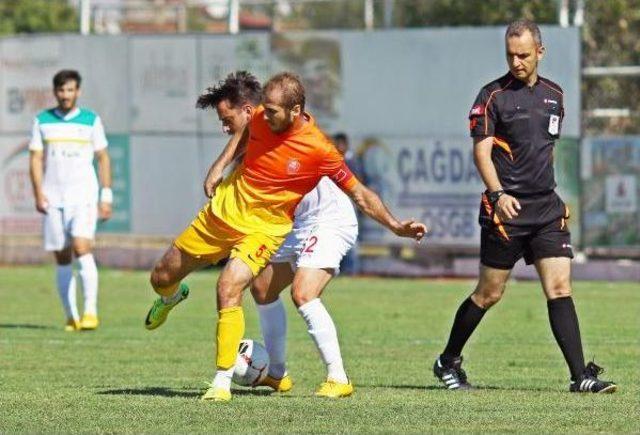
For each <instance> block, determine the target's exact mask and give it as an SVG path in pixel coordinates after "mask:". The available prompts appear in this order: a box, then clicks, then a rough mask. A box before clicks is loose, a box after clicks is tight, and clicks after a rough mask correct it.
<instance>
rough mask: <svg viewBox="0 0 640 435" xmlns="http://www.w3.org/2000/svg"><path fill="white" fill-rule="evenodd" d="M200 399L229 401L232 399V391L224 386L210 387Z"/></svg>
mask: <svg viewBox="0 0 640 435" xmlns="http://www.w3.org/2000/svg"><path fill="white" fill-rule="evenodd" d="M200 400H212V401H214V402H228V401H230V400H231V391H229V390H225V389H224V388H219V387H214V386H213V385H212V386H211V387H209V389H208V390H207V391H205V393H204V394H203V395H202V397H201V398H200Z"/></svg>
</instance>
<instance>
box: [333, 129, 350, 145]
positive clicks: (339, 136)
mask: <svg viewBox="0 0 640 435" xmlns="http://www.w3.org/2000/svg"><path fill="white" fill-rule="evenodd" d="M333 141H334V142H340V141H342V142H344V143H346V144H348V143H349V136H347V133H344V132H342V131H340V132H338V133H336V134H334V135H333Z"/></svg>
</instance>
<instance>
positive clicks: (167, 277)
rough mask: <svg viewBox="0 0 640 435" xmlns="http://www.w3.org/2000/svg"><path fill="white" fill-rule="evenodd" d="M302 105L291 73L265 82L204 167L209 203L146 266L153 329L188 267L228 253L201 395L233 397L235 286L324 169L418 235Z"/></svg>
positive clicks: (238, 330) (238, 335) (238, 289)
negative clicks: (212, 353) (212, 369)
mask: <svg viewBox="0 0 640 435" xmlns="http://www.w3.org/2000/svg"><path fill="white" fill-rule="evenodd" d="M304 105H305V93H304V87H303V86H302V84H301V82H300V80H299V79H298V77H297V76H295V75H293V74H290V73H281V74H278V75H276V76H274V77H272V78H271V79H270V80H269V81H268V82H267V83H266V85H265V87H264V92H263V98H262V106H261V107H259V108H258V109H257V110H255V111H254V112H253V115H252V116H251V120H250V122H249V124H248V126H247V127H246V128H244V129H242V130H239V131H238V132H237V133H236V134H234V136H233V137H232V139H231V140H230V141H229V143H228V144H227V147H226V148H225V150H224V151H223V152H222V154H221V155H220V157H219V158H218V159H217V160H216V162H214V164H213V165H212V166H211V169H210V170H209V173H208V175H207V178H206V180H205V183H204V189H205V193H206V194H207V196H209V197H211V202H210V203H208V204H207V205H206V206H205V207H204V208H203V209H202V210H201V211H200V213H199V215H198V216H197V217H196V218H195V219H194V221H193V222H192V223H191V225H190V226H189V227H188V228H187V229H186V230H185V231H184V232H183V233H182V234H181V235H180V236H179V237H178V238H177V239H176V240H175V242H174V244H173V245H172V246H171V247H170V248H169V249H168V250H167V252H166V253H165V254H164V256H163V258H162V259H161V260H160V261H159V262H158V263H157V264H156V266H155V268H154V270H153V272H152V274H151V284H152V286H153V288H154V290H155V291H156V293H158V294H159V295H160V296H161V297H160V298H159V299H158V300H156V302H155V303H154V305H153V306H152V308H151V310H150V311H149V313H148V315H147V318H146V321H145V325H146V327H147V328H148V329H155V328H157V327H158V326H160V325H161V324H162V323H163V322H164V321H165V320H166V318H167V315H168V313H169V311H170V310H171V309H172V308H173V307H174V306H175V305H177V304H178V303H179V302H180V301H182V300H184V299H185V298H186V297H187V295H188V292H189V290H188V288H187V287H186V285H185V284H181V283H180V281H181V280H182V279H183V278H184V277H185V276H186V275H188V274H189V273H190V272H191V271H193V270H195V269H197V268H199V267H202V266H204V265H206V264H211V263H215V262H217V261H218V260H220V259H222V258H225V257H227V256H228V257H230V260H229V262H228V263H227V264H226V266H225V267H224V269H223V270H222V272H221V274H220V277H219V279H218V284H217V304H218V325H217V333H216V335H217V355H216V365H217V371H216V375H215V377H214V380H213V383H212V385H211V388H209V390H207V392H206V393H205V394H204V396H203V399H204V400H215V401H228V400H230V399H231V391H230V389H231V376H232V374H233V368H234V364H235V359H236V352H237V348H238V345H239V343H240V340H241V339H242V337H243V335H244V314H243V311H242V291H243V290H244V288H245V287H246V286H247V285H248V284H249V283H250V282H251V280H252V279H253V278H254V277H255V276H256V275H257V274H258V273H259V272H260V270H261V269H262V268H263V267H264V266H265V265H266V264H267V262H268V261H269V258H270V256H271V255H272V254H273V253H274V252H275V251H276V250H277V249H278V247H279V245H280V244H281V243H282V241H283V239H284V236H286V234H287V233H288V232H289V231H290V230H291V227H292V222H293V214H294V210H295V208H296V206H297V204H298V203H299V202H300V200H301V199H302V197H303V196H304V195H305V194H306V193H308V192H309V191H311V190H312V189H313V188H314V187H315V186H316V185H317V184H318V182H319V181H320V179H321V178H322V177H323V176H327V177H329V178H331V179H332V180H333V181H334V182H335V183H336V184H337V185H338V186H339V187H340V188H341V189H343V190H344V191H345V193H347V195H349V196H350V197H351V198H352V199H353V200H354V202H355V203H356V204H357V205H358V206H359V207H360V208H361V209H362V211H363V212H364V213H366V214H367V215H369V216H370V217H372V218H373V219H375V220H377V221H378V222H380V223H381V224H383V225H384V226H386V227H387V228H389V229H390V230H391V231H393V232H394V233H395V234H397V235H398V236H400V237H410V238H415V239H416V240H420V239H421V238H422V237H423V236H424V234H425V232H426V226H425V225H424V224H422V223H418V222H415V221H413V220H408V221H403V222H400V221H398V220H397V219H396V218H395V217H394V216H393V215H392V214H391V213H390V212H389V210H387V208H386V207H385V206H384V204H383V203H382V201H381V200H380V198H379V197H378V195H376V194H375V193H374V192H373V191H371V190H369V189H367V188H366V187H365V186H364V185H362V184H361V183H360V182H359V181H358V180H357V179H356V178H355V177H354V176H353V174H352V173H351V171H350V170H349V168H348V167H347V166H346V165H345V163H344V160H343V158H342V155H341V154H340V153H339V152H338V151H337V150H336V149H335V147H334V146H333V144H332V143H331V142H330V141H329V140H328V139H327V138H326V136H325V135H324V134H323V133H322V132H321V131H320V129H319V128H318V127H317V126H316V124H315V120H314V119H313V117H312V116H311V115H310V114H308V113H306V112H304ZM241 110H242V109H241ZM250 113H251V112H250V111H247V116H249V114H250ZM218 114H219V115H220V110H219V108H218ZM223 122H224V120H223ZM239 151H241V152H244V156H243V159H242V163H241V164H240V165H238V167H237V168H236V169H235V170H234V171H233V173H232V174H231V175H230V176H229V177H227V178H226V179H224V180H223V177H222V171H223V170H224V168H225V167H226V166H227V165H228V164H229V162H230V161H231V159H232V158H233V156H234V155H236V153H237V152H239Z"/></svg>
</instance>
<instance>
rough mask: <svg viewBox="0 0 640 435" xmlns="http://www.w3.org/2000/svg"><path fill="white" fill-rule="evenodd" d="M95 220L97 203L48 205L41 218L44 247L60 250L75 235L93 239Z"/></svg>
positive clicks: (96, 217)
mask: <svg viewBox="0 0 640 435" xmlns="http://www.w3.org/2000/svg"><path fill="white" fill-rule="evenodd" d="M97 221H98V206H97V204H83V205H74V206H69V207H49V209H47V214H46V215H44V220H43V231H42V233H43V235H44V249H45V250H46V251H62V250H63V249H64V248H66V247H67V246H69V245H71V241H72V239H74V238H76V237H81V238H84V239H92V240H93V238H94V237H95V234H96V224H97Z"/></svg>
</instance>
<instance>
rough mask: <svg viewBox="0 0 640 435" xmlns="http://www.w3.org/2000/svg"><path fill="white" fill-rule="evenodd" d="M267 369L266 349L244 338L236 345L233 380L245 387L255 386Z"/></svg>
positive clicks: (267, 357)
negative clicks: (236, 353) (236, 354)
mask: <svg viewBox="0 0 640 435" xmlns="http://www.w3.org/2000/svg"><path fill="white" fill-rule="evenodd" d="M268 371H269V354H268V353H267V349H265V348H264V346H263V345H261V344H260V343H258V342H257V341H253V340H249V339H244V340H242V341H241V342H240V346H239V347H238V357H237V358H236V366H235V368H234V370H233V382H235V383H236V384H238V385H242V386H245V387H255V386H256V385H257V384H258V383H260V381H262V380H263V379H264V378H265V377H266V376H267V372H268Z"/></svg>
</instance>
